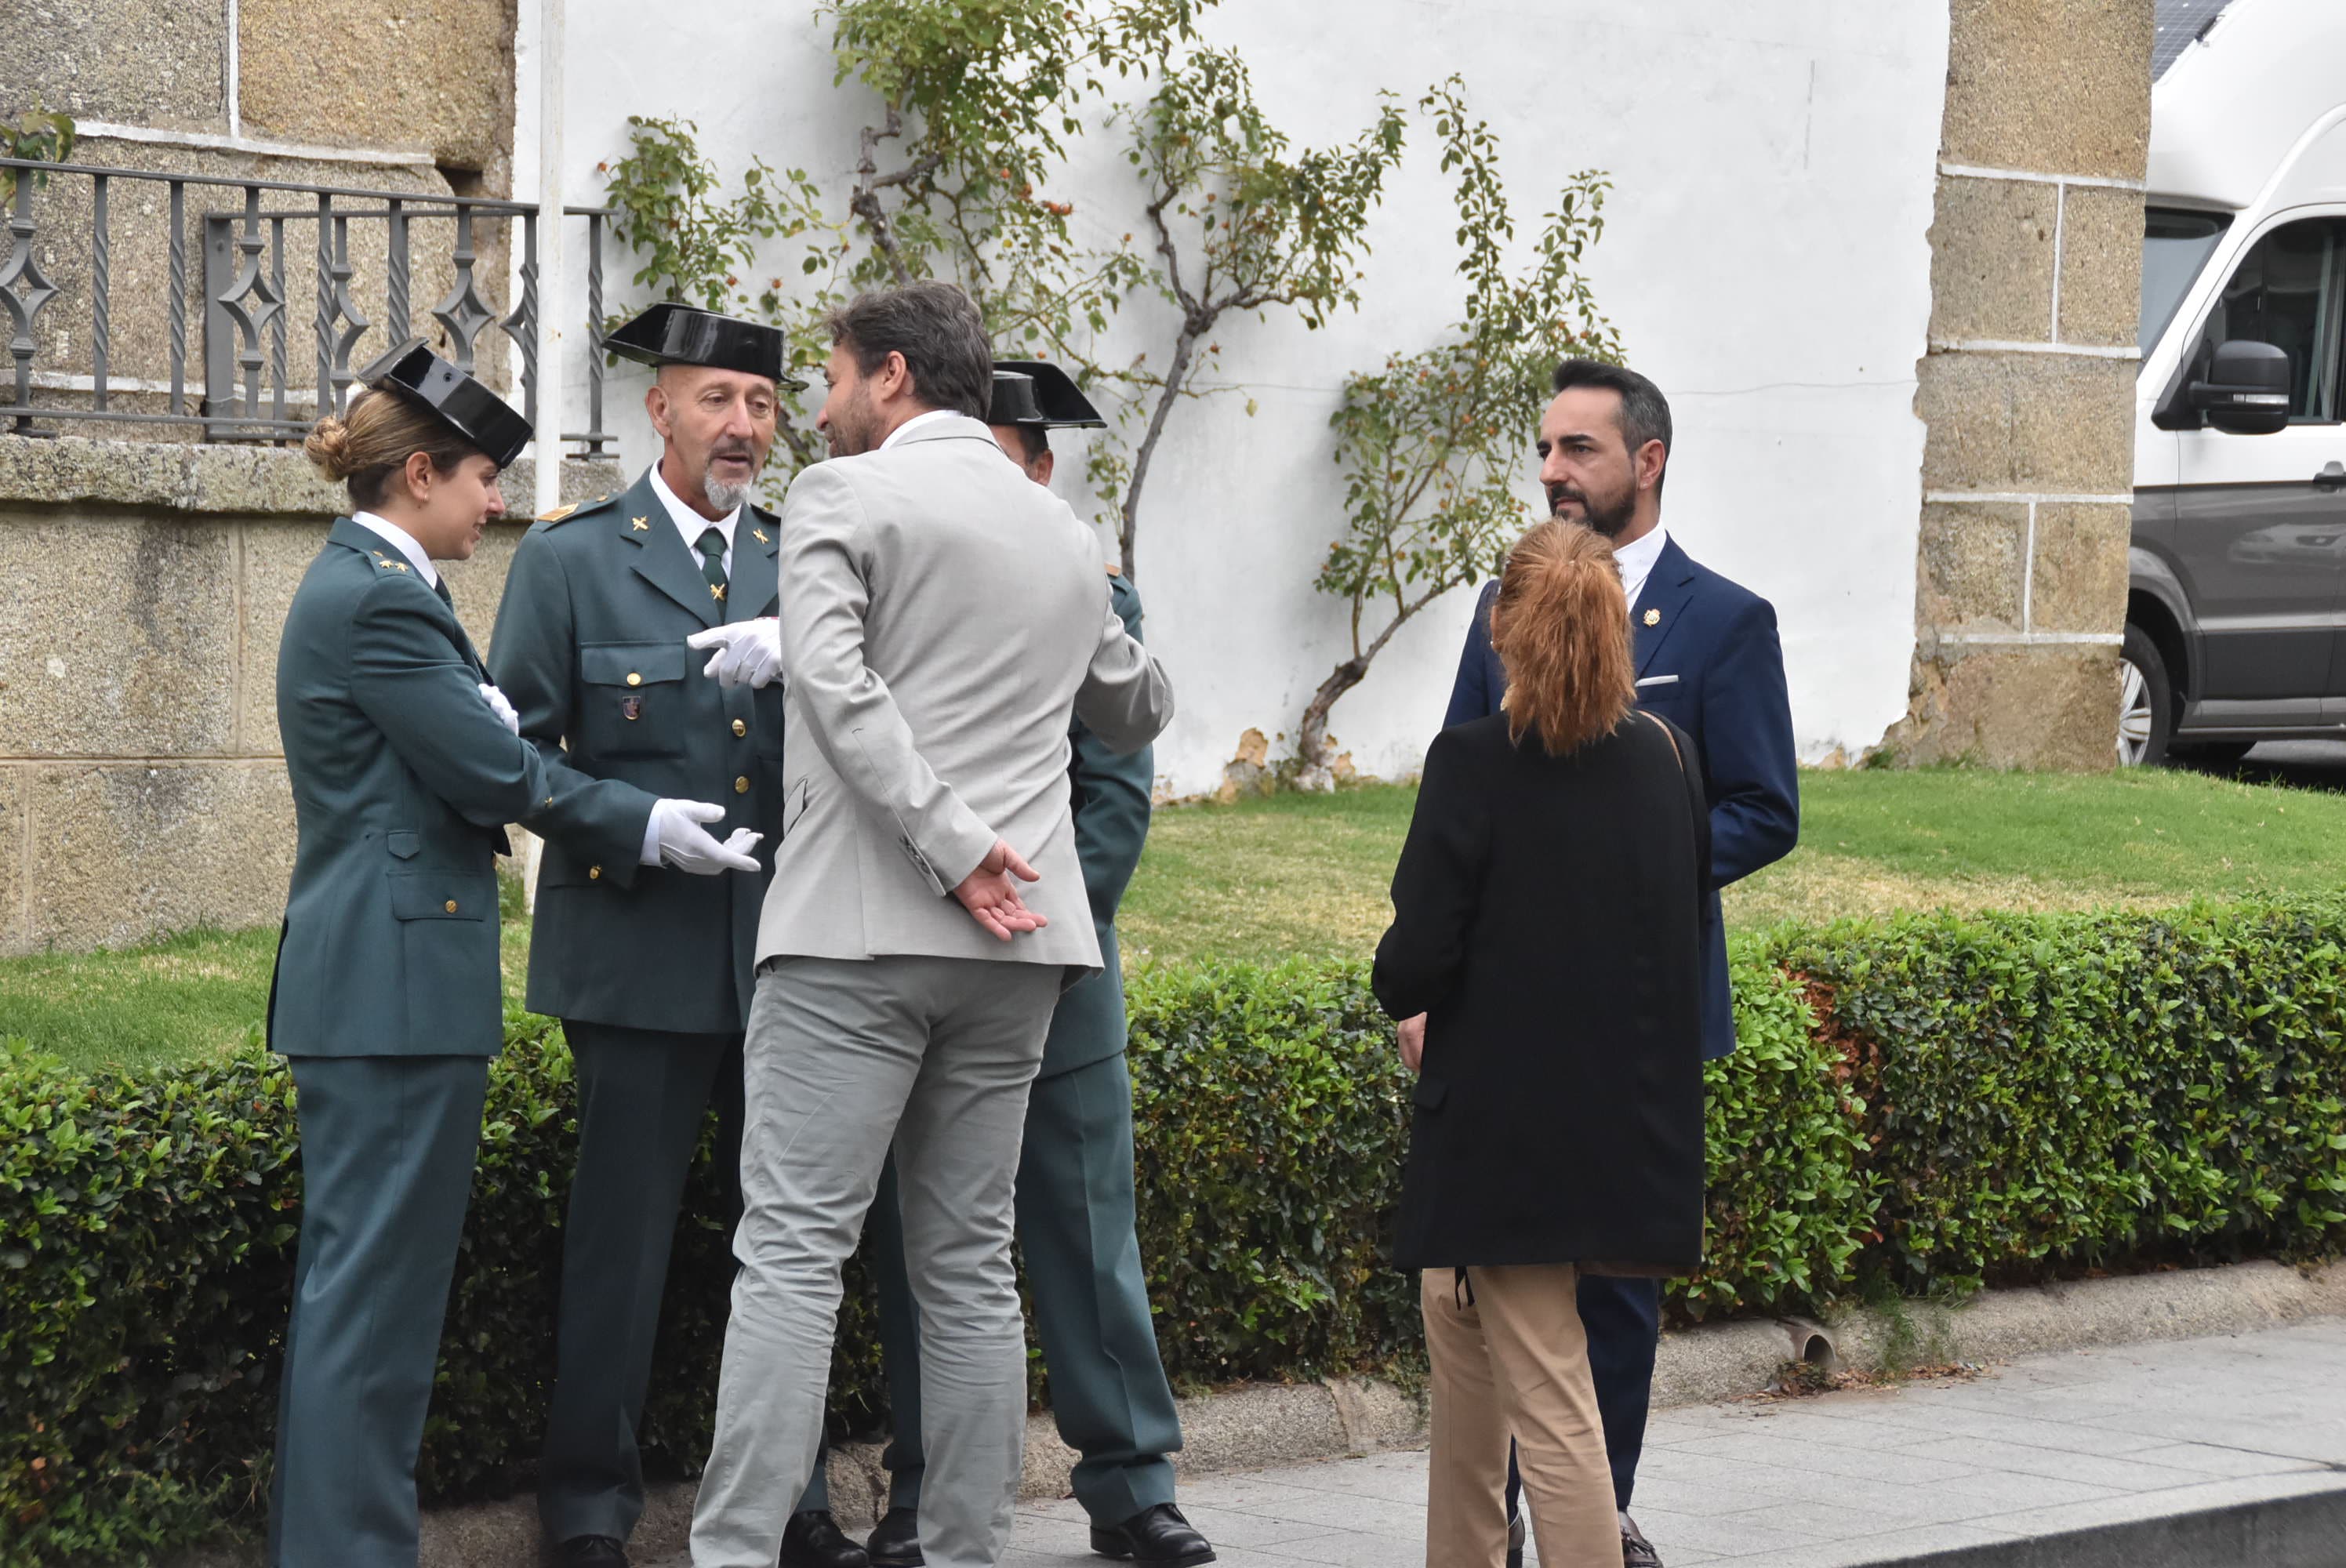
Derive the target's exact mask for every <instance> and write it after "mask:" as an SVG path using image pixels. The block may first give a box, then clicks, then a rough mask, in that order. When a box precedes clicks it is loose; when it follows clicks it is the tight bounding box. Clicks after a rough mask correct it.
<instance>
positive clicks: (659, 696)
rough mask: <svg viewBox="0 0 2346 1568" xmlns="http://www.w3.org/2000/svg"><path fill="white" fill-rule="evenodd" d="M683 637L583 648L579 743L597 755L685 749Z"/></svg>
mask: <svg viewBox="0 0 2346 1568" xmlns="http://www.w3.org/2000/svg"><path fill="white" fill-rule="evenodd" d="M690 651H691V650H690V649H688V648H687V647H685V646H684V644H682V643H681V642H672V643H668V642H663V643H594V644H589V645H587V646H586V647H581V648H580V649H579V650H578V681H579V686H578V706H579V709H580V713H579V724H578V729H579V736H578V738H579V739H580V740H581V741H582V742H583V745H582V746H581V748H580V749H582V750H583V751H585V752H586V754H588V755H589V756H597V757H677V756H680V755H682V754H683V751H684V700H685V684H684V683H685V674H686V665H687V663H688V659H687V656H688V654H689V653H690Z"/></svg>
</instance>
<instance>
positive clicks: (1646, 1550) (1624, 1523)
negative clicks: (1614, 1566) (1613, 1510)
mask: <svg viewBox="0 0 2346 1568" xmlns="http://www.w3.org/2000/svg"><path fill="white" fill-rule="evenodd" d="M1621 1568H1662V1554H1661V1553H1658V1552H1657V1551H1655V1550H1654V1543H1652V1542H1650V1541H1648V1540H1647V1539H1646V1532H1644V1531H1642V1530H1640V1529H1638V1528H1637V1521H1636V1520H1634V1519H1632V1518H1630V1517H1629V1516H1628V1515H1627V1514H1626V1513H1624V1514H1623V1515H1622V1516H1621Z"/></svg>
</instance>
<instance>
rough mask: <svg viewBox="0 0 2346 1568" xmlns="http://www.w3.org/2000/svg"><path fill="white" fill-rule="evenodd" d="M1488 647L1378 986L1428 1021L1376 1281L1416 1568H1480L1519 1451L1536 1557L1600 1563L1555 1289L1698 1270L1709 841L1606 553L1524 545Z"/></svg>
mask: <svg viewBox="0 0 2346 1568" xmlns="http://www.w3.org/2000/svg"><path fill="white" fill-rule="evenodd" d="M1491 640H1492V646H1493V648H1494V651H1495V652H1496V653H1497V654H1498V656H1499V658H1500V661H1501V663H1502V664H1503V665H1504V666H1505V668H1506V672H1507V683H1508V685H1507V695H1506V699H1505V711H1504V712H1503V713H1501V714H1498V715H1494V717H1492V718H1484V719H1477V720H1474V721H1473V722H1471V723H1467V724H1462V725H1459V726H1457V727H1456V728H1452V729H1447V730H1444V731H1443V733H1442V735H1441V736H1440V737H1439V738H1436V739H1435V741H1434V743H1433V748H1432V749H1431V750H1430V751H1429V752H1428V753H1427V755H1426V759H1425V771H1424V776H1423V781H1422V783H1421V785H1420V788H1419V793H1418V800H1417V810H1416V814H1415V816H1414V817H1413V819H1412V820H1411V822H1410V830H1409V839H1408V841H1407V843H1406V844H1405V845H1404V846H1403V850H1402V856H1401V864H1400V867H1399V869H1398V870H1397V871H1395V872H1394V874H1393V887H1392V898H1393V923H1392V927H1391V929H1389V930H1388V931H1387V932H1385V934H1384V939H1383V940H1382V942H1379V943H1378V946H1377V959H1376V970H1375V975H1374V985H1375V989H1376V995H1377V1000H1378V1002H1379V1003H1380V1004H1382V1006H1383V1008H1384V1010H1385V1011H1386V1012H1387V1013H1391V1014H1392V1016H1393V1017H1394V1018H1396V1019H1413V1018H1416V1017H1418V1016H1419V1015H1420V1014H1423V1015H1424V1017H1425V1023H1424V1034H1423V1046H1422V1050H1423V1058H1422V1061H1413V1062H1412V1063H1411V1065H1412V1066H1413V1067H1414V1068H1417V1069H1418V1071H1419V1074H1420V1075H1419V1078H1418V1084H1417V1089H1416V1093H1415V1095H1414V1098H1415V1102H1416V1105H1415V1115H1414V1118H1413V1123H1412V1126H1411V1130H1410V1151H1409V1165H1408V1169H1407V1174H1406V1176H1405V1177H1404V1179H1403V1187H1402V1202H1401V1216H1400V1220H1399V1226H1398V1232H1397V1236H1396V1239H1395V1243H1394V1248H1393V1260H1394V1262H1395V1263H1396V1264H1398V1265H1400V1266H1401V1267H1403V1268H1416V1269H1422V1270H1423V1271H1424V1279H1423V1290H1422V1298H1423V1308H1424V1312H1425V1319H1426V1342H1427V1348H1428V1350H1429V1353H1430V1355H1431V1357H1432V1361H1433V1472H1432V1481H1431V1487H1430V1494H1429V1509H1428V1516H1427V1549H1426V1561H1427V1563H1428V1564H1429V1568H1497V1565H1498V1564H1499V1563H1500V1562H1501V1560H1502V1558H1503V1556H1504V1555H1505V1551H1506V1533H1507V1529H1506V1516H1505V1507H1504V1505H1503V1503H1502V1502H1501V1498H1500V1492H1499V1485H1498V1478H1499V1477H1500V1476H1501V1475H1502V1474H1503V1473H1504V1472H1505V1463H1506V1457H1507V1440H1508V1436H1509V1433H1510V1432H1511V1431H1512V1432H1513V1434H1514V1436H1515V1440H1516V1442H1517V1446H1518V1449H1519V1451H1520V1455H1521V1465H1522V1470H1523V1475H1524V1485H1525V1492H1527V1493H1528V1494H1529V1496H1530V1499H1531V1512H1532V1522H1533V1529H1534V1531H1535V1535H1536V1538H1537V1540H1538V1543H1539V1554H1540V1560H1541V1561H1542V1562H1543V1563H1549V1564H1552V1565H1553V1568H1586V1565H1588V1564H1599V1563H1601V1564H1608V1565H1609V1564H1617V1563H1619V1562H1620V1561H1621V1556H1620V1552H1621V1542H1620V1531H1619V1527H1618V1522H1617V1518H1616V1515H1615V1512H1614V1508H1613V1492H1612V1482H1611V1481H1610V1479H1609V1476H1608V1474H1607V1468H1606V1460H1605V1444H1604V1433H1603V1429H1602V1426H1601V1425H1600V1423H1599V1420H1598V1417H1597V1412H1596V1392H1595V1390H1594V1388H1593V1386H1592V1385H1591V1383H1590V1380H1589V1372H1588V1357H1587V1346H1586V1339H1584V1338H1583V1336H1582V1332H1581V1327H1580V1317H1579V1312H1578V1310H1577V1308H1576V1305H1575V1290H1576V1280H1577V1277H1578V1274H1579V1272H1581V1271H1583V1270H1587V1271H1595V1272H1605V1273H1621V1272H1634V1273H1640V1274H1652V1275H1657V1276H1673V1275H1679V1274H1685V1273H1688V1272H1689V1271H1691V1270H1692V1269H1693V1268H1695V1267H1696V1266H1697V1265H1698V1263H1699V1262H1700V1260H1701V1255H1702V1203H1703V1149H1702V1061H1701V1028H1700V1019H1699V1015H1698V1002H1699V997H1700V988H1699V985H1698V968H1697V965H1698V951H1699V948H1698V936H1699V932H1700V930H1701V921H1702V910H1703V894H1704V892H1705V891H1706V889H1705V881H1704V877H1705V871H1704V868H1706V867H1707V866H1709V863H1710V855H1709V844H1708V842H1707V840H1708V838H1709V826H1708V822H1709V819H1708V815H1707V812H1706V810H1705V807H1704V802H1703V799H1702V788H1701V785H1700V783H1699V782H1698V769H1696V768H1695V767H1693V766H1692V765H1691V764H1692V763H1693V761H1694V757H1693V748H1692V743H1691V742H1690V741H1688V739H1687V738H1686V737H1685V736H1683V735H1681V734H1679V733H1678V731H1677V730H1676V729H1674V728H1671V727H1670V726H1669V725H1668V723H1666V722H1665V721H1663V720H1662V719H1659V718H1654V717H1653V716H1651V715H1648V714H1644V713H1640V712H1638V711H1637V708H1636V696H1637V687H1636V674H1635V667H1634V665H1633V664H1632V662H1631V658H1630V634H1629V617H1628V608H1627V604H1626V602H1625V601H1624V599H1623V597H1622V592H1621V583H1620V577H1619V575H1618V573H1617V570H1616V569H1615V566H1614V564H1613V552H1612V549H1611V546H1610V545H1607V543H1606V541H1605V540H1604V539H1603V538H1602V537H1601V536H1599V535H1596V534H1595V533H1592V532H1591V531H1589V530H1588V529H1586V528H1584V527H1581V526H1579V525H1577V524H1570V523H1565V522H1560V521H1551V522H1546V523H1542V524H1538V525H1537V526H1536V527H1534V528H1533V529H1532V530H1531V531H1530V532H1529V533H1527V534H1525V535H1524V537H1523V538H1522V539H1521V540H1519V541H1517V543H1516V545H1515V549H1514V551H1513V552H1512V553H1511V554H1510V555H1509V557H1508V561H1507V566H1506V571H1505V575H1504V576H1503V577H1502V578H1501V580H1500V586H1499V595H1498V598H1497V600H1496V602H1495V603H1494V606H1493V607H1492V612H1491ZM1409 1044H1413V1042H1405V1047H1404V1049H1405V1052H1406V1051H1407V1050H1408V1046H1409Z"/></svg>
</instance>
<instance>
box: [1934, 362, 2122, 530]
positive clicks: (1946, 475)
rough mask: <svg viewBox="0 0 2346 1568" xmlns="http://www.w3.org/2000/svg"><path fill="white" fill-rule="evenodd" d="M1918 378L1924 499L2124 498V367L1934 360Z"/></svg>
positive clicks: (2100, 364) (2100, 363)
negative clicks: (1952, 495) (1949, 495)
mask: <svg viewBox="0 0 2346 1568" xmlns="http://www.w3.org/2000/svg"><path fill="white" fill-rule="evenodd" d="M1918 373H1919V378H1920V387H1919V389H1918V390H1917V392H1915V396H1914V407H1915V412H1917V413H1919V414H1920V415H1921V416H1922V418H1923V423H1924V426H1925V428H1926V431H1927V433H1926V434H1925V436H1924V439H1923V488H1924V489H1925V490H1985V491H2024V492H2055V493H2061V494H2094V495H2123V494H2127V493H2128V492H2130V491H2131V490H2132V489H2133V487H2134V377H2135V365H2134V363H2133V362H2132V361H2127V360H2111V359H2096V358H2091V357H2088V356H2086V355H2082V354H2032V353H1970V352H1957V353H1934V354H1931V355H1929V356H1927V357H1926V358H1925V359H1924V360H1923V362H1922V364H1921V366H1920V367H1919V372H1918Z"/></svg>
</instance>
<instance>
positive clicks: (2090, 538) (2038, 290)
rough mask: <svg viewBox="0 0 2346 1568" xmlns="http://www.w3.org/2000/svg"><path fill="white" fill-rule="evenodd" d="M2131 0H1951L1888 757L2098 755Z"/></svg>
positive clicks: (2121, 382)
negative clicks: (1911, 576) (1914, 499)
mask: <svg viewBox="0 0 2346 1568" xmlns="http://www.w3.org/2000/svg"><path fill="white" fill-rule="evenodd" d="M2152 21H2153V14H2152V5H2151V0H1953V17H1952V22H1953V28H1952V35H1951V38H1950V45H1949V60H1948V68H1947V101H1946V111H1945V129H1944V132H1943V142H1942V147H1941V151H1940V163H1939V199H1938V212H1937V218H1936V220H1935V222H1934V223H1933V227H1932V229H1931V248H1932V267H1931V284H1932V317H1931V332H1930V351H1929V352H1928V353H1927V354H1926V355H1925V356H1924V358H1923V361H1922V363H1921V365H1920V366H1919V368H1918V376H1919V380H1920V387H1919V390H1918V391H1917V393H1916V396H1915V410H1916V412H1917V413H1919V414H1920V415H1921V417H1922V418H1923V422H1924V423H1925V425H1926V427H1927V431H1928V434H1927V436H1926V439H1925V443H1924V448H1923V519H1922V531H1921V542H1920V546H1919V548H1918V549H1917V551H1916V560H1915V573H1916V590H1917V591H1916V598H1915V653H1914V665H1913V690H1912V697H1911V705H1910V708H1909V710H1908V714H1907V717H1906V718H1905V719H1904V720H1903V721H1902V722H1901V723H1900V724H1898V725H1897V726H1895V727H1893V728H1892V730H1891V732H1890V734H1889V735H1888V736H1887V737H1886V738H1885V741H1884V744H1885V746H1886V747H1888V748H1890V750H1891V752H1892V755H1894V756H1895V757H1896V758H1897V759H1899V760H1901V761H1902V762H1907V763H1916V764H1921V763H1931V762H1941V761H1952V760H1969V761H1976V762H1982V763H1986V764H1989V765H1992V766H1996V767H2029V768H2067V769H2098V768H2107V767H2109V766H2110V765H2111V763H2112V761H2113V759H2114V756H2115V750H2116V738H2117V651H2118V645H2119V643H2120V641H2121V640H2122V638H2123V636H2124V633H2125V627H2126V596H2127V538H2128V535H2129V532H2130V526H2131V524H2130V515H2131V514H2130V507H2131V500H2132V488H2133V475H2134V396H2135V372H2136V370H2137V363H2138V361H2139V355H2138V353H2137V350H2136V347H2135V318H2136V314H2137V304H2138V300H2139V297H2140V290H2141V244H2142V204H2143V188H2142V180H2143V168H2144V162H2145V158H2146V157H2147V151H2148V147H2149V138H2150V44H2151V36H2152Z"/></svg>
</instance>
